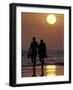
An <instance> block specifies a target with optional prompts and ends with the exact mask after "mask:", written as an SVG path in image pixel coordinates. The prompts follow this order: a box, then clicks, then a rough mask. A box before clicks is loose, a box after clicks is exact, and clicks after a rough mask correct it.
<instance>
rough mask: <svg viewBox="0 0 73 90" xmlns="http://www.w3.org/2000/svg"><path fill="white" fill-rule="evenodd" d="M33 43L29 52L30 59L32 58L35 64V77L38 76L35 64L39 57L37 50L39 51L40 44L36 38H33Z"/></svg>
mask: <svg viewBox="0 0 73 90" xmlns="http://www.w3.org/2000/svg"><path fill="white" fill-rule="evenodd" d="M32 40H33V41H32V42H31V44H30V48H29V52H28V58H29V57H31V61H32V63H33V75H32V76H36V73H35V64H36V57H37V49H38V43H37V42H36V38H35V37H33V38H32Z"/></svg>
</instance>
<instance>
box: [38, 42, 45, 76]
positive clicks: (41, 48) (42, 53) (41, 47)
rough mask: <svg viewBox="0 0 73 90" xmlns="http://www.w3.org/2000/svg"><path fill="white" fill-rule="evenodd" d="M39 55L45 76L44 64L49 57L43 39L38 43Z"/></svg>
mask: <svg viewBox="0 0 73 90" xmlns="http://www.w3.org/2000/svg"><path fill="white" fill-rule="evenodd" d="M38 55H39V59H40V62H41V69H42V74H41V76H44V70H43V66H44V58H45V57H47V52H46V44H45V43H44V42H43V40H40V44H39V45H38Z"/></svg>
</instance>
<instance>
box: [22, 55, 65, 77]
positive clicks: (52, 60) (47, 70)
mask: <svg viewBox="0 0 73 90" xmlns="http://www.w3.org/2000/svg"><path fill="white" fill-rule="evenodd" d="M21 69H22V70H21V76H22V77H32V75H33V64H32V62H31V59H30V58H29V59H28V58H27V57H26V56H22V68H21ZM35 72H36V77H38V76H40V75H41V63H40V61H39V58H38V57H37V58H36V67H35ZM58 75H59V76H60V75H64V58H63V55H61V54H50V56H48V57H47V58H45V59H44V76H58Z"/></svg>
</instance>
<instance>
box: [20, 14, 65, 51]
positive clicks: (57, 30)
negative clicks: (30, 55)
mask: <svg viewBox="0 0 73 90" xmlns="http://www.w3.org/2000/svg"><path fill="white" fill-rule="evenodd" d="M48 15H49V13H24V12H23V13H22V16H21V18H22V19H21V22H22V23H21V24H22V49H29V46H30V43H31V41H32V37H36V40H37V42H38V43H39V41H40V39H43V40H44V42H45V43H46V46H47V49H48V50H63V49H64V15H63V14H54V15H55V16H56V19H57V22H56V23H55V24H53V25H50V24H48V23H47V20H46V18H47V16H48Z"/></svg>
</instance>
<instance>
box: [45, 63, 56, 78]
mask: <svg viewBox="0 0 73 90" xmlns="http://www.w3.org/2000/svg"><path fill="white" fill-rule="evenodd" d="M46 73H47V76H56V65H47V66H46Z"/></svg>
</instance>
